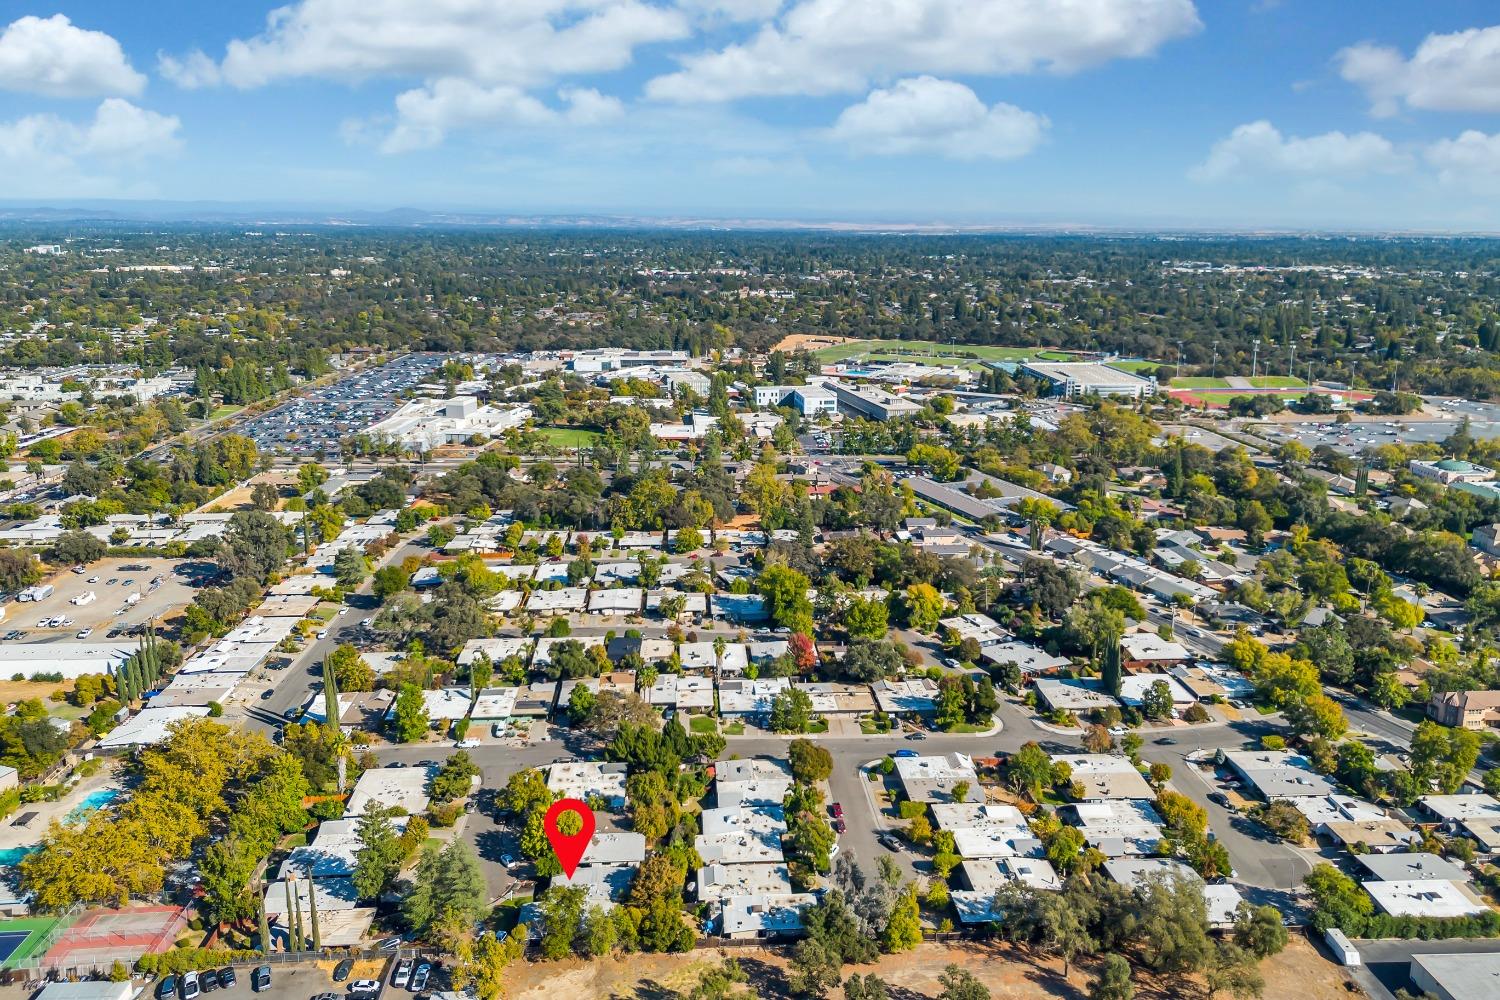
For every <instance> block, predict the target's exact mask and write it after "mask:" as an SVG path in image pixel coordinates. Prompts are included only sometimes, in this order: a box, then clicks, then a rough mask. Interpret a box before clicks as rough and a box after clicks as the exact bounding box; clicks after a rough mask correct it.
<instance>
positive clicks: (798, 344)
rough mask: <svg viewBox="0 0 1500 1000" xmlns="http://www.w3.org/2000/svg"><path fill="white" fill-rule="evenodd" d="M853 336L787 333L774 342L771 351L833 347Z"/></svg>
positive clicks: (844, 342)
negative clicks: (774, 344)
mask: <svg viewBox="0 0 1500 1000" xmlns="http://www.w3.org/2000/svg"><path fill="white" fill-rule="evenodd" d="M854 339H856V338H854V337H830V336H827V335H826V334H815V333H789V334H787V335H786V336H785V337H782V338H781V339H780V340H779V341H777V342H776V346H775V347H773V348H771V350H773V351H803V350H806V351H811V350H814V349H816V348H819V347H835V346H837V345H839V344H847V343H848V342H849V341H851V340H854Z"/></svg>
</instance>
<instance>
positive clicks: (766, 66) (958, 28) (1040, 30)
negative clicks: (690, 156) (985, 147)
mask: <svg viewBox="0 0 1500 1000" xmlns="http://www.w3.org/2000/svg"><path fill="white" fill-rule="evenodd" d="M1201 27H1202V23H1201V22H1200V21H1199V20H1198V12H1197V9H1196V8H1195V7H1194V5H1193V2H1192V0H800V2H798V3H795V4H794V5H793V6H792V7H790V8H789V9H788V10H787V11H786V13H785V14H783V15H782V16H781V17H780V18H779V19H778V21H777V22H776V23H775V24H767V25H765V26H763V27H762V28H761V30H760V31H759V32H757V33H756V34H755V36H754V37H753V38H751V39H750V40H749V41H747V42H744V43H741V44H734V45H729V46H727V47H725V48H723V49H721V50H718V51H715V52H705V53H699V54H697V55H692V56H688V57H686V58H685V59H683V61H682V62H683V68H682V69H681V70H680V71H678V72H676V73H670V74H667V75H665V76H660V77H657V78H656V79H654V80H652V81H650V83H649V84H648V85H647V94H648V95H649V96H651V97H654V98H658V99H662V100H671V101H683V102H691V101H727V100H733V99H735V98H739V97H750V96H768V95H783V96H784V95H794V94H834V93H854V92H858V91H860V90H863V89H865V88H866V87H867V86H869V84H870V83H872V82H875V81H879V80H884V79H889V78H891V77H895V76H900V75H903V74H911V73H944V74H979V75H994V74H1009V73H1029V72H1035V71H1037V70H1048V71H1051V72H1055V73H1071V72H1076V71H1078V70H1082V69H1086V68H1088V67H1091V66H1096V65H1099V64H1101V63H1105V62H1108V61H1110V60H1112V59H1119V58H1131V57H1139V56H1146V55H1150V54H1151V53H1153V52H1155V51H1156V50H1157V49H1158V48H1160V47H1161V46H1162V45H1163V44H1164V43H1166V42H1167V41H1170V40H1171V39H1173V38H1179V37H1182V36H1184V35H1190V34H1192V33H1194V32H1196V31H1198V30H1199V29H1200V28H1201Z"/></svg>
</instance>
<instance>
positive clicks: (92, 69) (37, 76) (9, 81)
mask: <svg viewBox="0 0 1500 1000" xmlns="http://www.w3.org/2000/svg"><path fill="white" fill-rule="evenodd" d="M145 86H146V78H145V77H144V76H142V75H141V74H139V73H137V72H136V71H135V70H134V69H132V68H131V66H130V60H128V59H126V58H125V52H124V50H122V49H121V48H120V43H119V42H117V41H115V40H114V38H112V37H110V36H109V35H106V34H105V33H104V32H102V31H89V30H86V29H84V28H80V27H77V26H76V25H74V24H73V22H72V21H70V20H68V18H67V17H65V16H64V15H62V14H54V15H52V16H51V17H47V18H42V17H33V16H30V15H28V16H26V17H22V18H19V19H17V20H15V21H12V22H11V23H10V24H9V25H7V26H6V28H5V31H4V32H0V90H18V91H23V92H25V93H29V94H41V95H43V96H46V97H100V96H104V95H107V94H139V93H140V92H141V90H142V89H143V88H144V87H145Z"/></svg>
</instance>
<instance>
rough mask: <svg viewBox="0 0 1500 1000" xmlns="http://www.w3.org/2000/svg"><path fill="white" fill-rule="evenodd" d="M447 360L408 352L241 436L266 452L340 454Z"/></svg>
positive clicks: (268, 417)
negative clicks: (348, 442)
mask: <svg viewBox="0 0 1500 1000" xmlns="http://www.w3.org/2000/svg"><path fill="white" fill-rule="evenodd" d="M445 357H446V355H442V354H408V355H405V356H403V357H400V358H397V359H396V360H394V361H389V362H387V363H385V364H383V365H381V366H380V367H379V368H373V369H370V370H368V371H361V372H356V373H354V374H352V375H350V376H348V377H347V378H343V379H340V380H339V381H337V382H335V383H334V384H332V385H329V386H324V387H323V388H321V389H316V390H314V391H313V392H310V393H309V394H308V395H307V396H306V397H305V398H300V399H293V400H290V401H288V402H286V403H283V404H282V405H281V406H278V407H276V408H275V409H273V410H270V411H268V412H267V413H264V414H261V415H260V416H258V417H254V418H252V419H250V420H247V421H246V422H245V423H244V424H242V425H241V426H240V427H239V428H238V430H239V433H241V434H244V435H245V436H246V437H249V438H250V439H251V440H253V441H254V442H255V445H256V447H257V448H259V449H260V450H261V451H264V452H272V453H280V454H289V455H315V454H319V453H321V454H323V455H328V456H336V455H338V454H339V453H340V451H341V450H342V442H343V441H344V440H345V439H346V438H348V437H350V436H352V435H354V434H358V433H359V432H360V431H362V430H364V429H365V428H366V427H369V426H370V425H371V424H375V423H379V422H380V421H381V420H384V419H385V418H386V417H388V416H390V415H391V414H392V413H394V412H396V409H397V408H398V407H399V406H400V405H401V404H400V400H399V398H398V397H399V396H400V395H401V393H403V392H405V391H406V390H408V389H411V388H413V387H414V386H416V385H419V384H420V383H421V382H422V380H423V379H425V378H426V377H427V375H428V374H429V373H431V372H432V371H433V370H434V369H436V368H437V367H438V366H439V365H441V364H442V363H443V360H444V358H445Z"/></svg>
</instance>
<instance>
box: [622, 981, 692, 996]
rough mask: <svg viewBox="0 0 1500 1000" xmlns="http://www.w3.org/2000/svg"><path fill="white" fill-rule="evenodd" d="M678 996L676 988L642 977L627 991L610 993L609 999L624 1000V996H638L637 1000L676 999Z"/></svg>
mask: <svg viewBox="0 0 1500 1000" xmlns="http://www.w3.org/2000/svg"><path fill="white" fill-rule="evenodd" d="M678 996H679V994H678V992H677V991H676V990H669V989H667V988H666V987H665V986H663V985H662V984H661V983H659V982H657V981H656V980H654V979H642V980H640V981H639V982H637V983H636V984H635V986H634V987H633V988H632V989H631V991H630V992H629V993H611V994H610V1000H626V998H638V1000H677V997H678Z"/></svg>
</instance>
